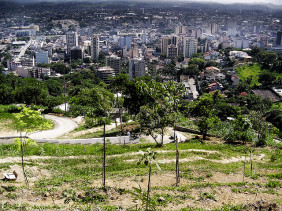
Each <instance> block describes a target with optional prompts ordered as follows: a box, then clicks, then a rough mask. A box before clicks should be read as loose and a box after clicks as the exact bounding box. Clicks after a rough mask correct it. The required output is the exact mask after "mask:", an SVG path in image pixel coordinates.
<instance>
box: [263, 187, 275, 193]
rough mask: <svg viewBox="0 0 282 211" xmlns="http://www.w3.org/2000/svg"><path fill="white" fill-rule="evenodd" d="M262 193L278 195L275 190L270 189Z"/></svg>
mask: <svg viewBox="0 0 282 211" xmlns="http://www.w3.org/2000/svg"><path fill="white" fill-rule="evenodd" d="M262 193H269V194H277V192H276V191H275V190H274V188H269V189H268V190H263V191H262Z"/></svg>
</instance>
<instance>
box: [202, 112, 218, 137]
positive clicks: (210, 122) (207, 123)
mask: <svg viewBox="0 0 282 211" xmlns="http://www.w3.org/2000/svg"><path fill="white" fill-rule="evenodd" d="M219 121H220V120H219V118H218V117H217V116H212V115H211V114H210V115H208V117H205V116H204V117H201V118H200V120H199V121H198V122H197V126H198V128H199V130H200V132H201V133H202V135H203V140H206V137H207V133H208V131H209V130H210V129H211V128H212V127H213V126H214V125H215V124H217V123H218V122H219Z"/></svg>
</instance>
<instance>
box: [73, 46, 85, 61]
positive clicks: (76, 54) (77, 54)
mask: <svg viewBox="0 0 282 211" xmlns="http://www.w3.org/2000/svg"><path fill="white" fill-rule="evenodd" d="M78 59H84V48H83V47H80V46H77V47H72V49H71V60H74V61H75V60H78Z"/></svg>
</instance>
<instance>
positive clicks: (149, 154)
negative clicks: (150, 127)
mask: <svg viewBox="0 0 282 211" xmlns="http://www.w3.org/2000/svg"><path fill="white" fill-rule="evenodd" d="M139 152H140V153H141V154H142V157H141V159H140V160H139V161H138V164H137V165H140V164H141V163H144V164H145V165H146V166H148V167H149V173H148V174H149V178H148V189H147V200H146V209H145V210H150V209H148V208H149V207H148V206H149V201H150V188H151V172H152V164H154V163H155V164H156V166H157V168H158V169H159V170H161V168H160V166H159V164H158V162H157V161H156V154H157V153H156V152H154V151H152V150H151V149H150V148H148V149H147V150H146V151H145V152H143V151H141V150H140V151H139Z"/></svg>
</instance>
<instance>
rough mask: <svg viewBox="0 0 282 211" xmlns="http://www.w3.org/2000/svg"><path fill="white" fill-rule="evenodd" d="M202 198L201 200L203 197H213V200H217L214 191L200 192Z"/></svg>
mask: <svg viewBox="0 0 282 211" xmlns="http://www.w3.org/2000/svg"><path fill="white" fill-rule="evenodd" d="M200 199H201V200H203V199H211V200H214V201H216V198H215V195H214V193H208V192H204V193H201V194H200Z"/></svg>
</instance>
